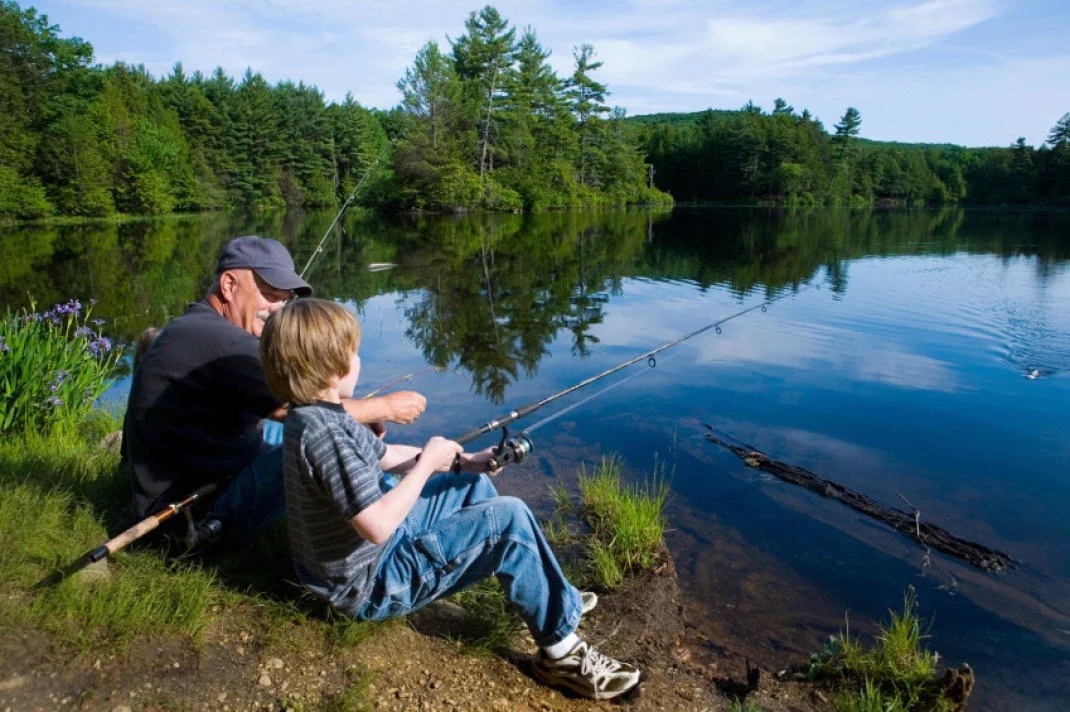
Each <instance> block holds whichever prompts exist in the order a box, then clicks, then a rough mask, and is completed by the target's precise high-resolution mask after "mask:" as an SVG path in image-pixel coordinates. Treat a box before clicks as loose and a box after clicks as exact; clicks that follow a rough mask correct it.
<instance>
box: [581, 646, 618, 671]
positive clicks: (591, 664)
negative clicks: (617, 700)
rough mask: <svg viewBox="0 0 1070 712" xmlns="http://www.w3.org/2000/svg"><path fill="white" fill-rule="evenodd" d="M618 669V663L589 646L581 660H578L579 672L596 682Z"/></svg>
mask: <svg viewBox="0 0 1070 712" xmlns="http://www.w3.org/2000/svg"><path fill="white" fill-rule="evenodd" d="M618 667H620V663H618V662H617V661H616V660H614V659H613V658H611V657H609V656H608V655H603V654H602V653H601V652H599V651H598V650H597V649H596V648H594V647H592V646H590V645H588V646H587V650H586V651H585V652H584V654H583V659H582V660H580V672H581V673H582V674H584V675H588V674H589V675H591V676H593V677H594V678H595V679H596V680H600V679H601V678H602V677H604V676H606V675H608V674H610V673H611V672H614V671H615V670H616V668H618Z"/></svg>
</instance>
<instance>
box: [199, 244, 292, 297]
mask: <svg viewBox="0 0 1070 712" xmlns="http://www.w3.org/2000/svg"><path fill="white" fill-rule="evenodd" d="M228 269H251V270H252V271H253V272H256V274H257V276H258V277H260V279H262V280H264V281H265V282H267V283H268V284H270V285H271V286H272V287H274V288H275V289H285V290H288V291H291V292H294V293H295V294H297V296H299V297H311V296H312V287H310V286H309V284H308V282H306V281H305V280H303V279H301V276H300V275H299V274H297V272H296V271H295V270H294V261H293V257H290V251H289V250H287V249H286V246H285V245H283V244H282V243H281V242H279V241H278V240H272V239H271V238H269V237H259V236H257V235H246V236H244V237H235V238H234V239H233V240H231V241H230V242H228V243H227V246H226V247H224V248H223V254H222V255H220V256H219V262H217V263H216V266H215V273H216V274H219V273H220V272H224V271H226V270H228Z"/></svg>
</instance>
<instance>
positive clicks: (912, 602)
mask: <svg viewBox="0 0 1070 712" xmlns="http://www.w3.org/2000/svg"><path fill="white" fill-rule="evenodd" d="M889 614H890V620H889V622H888V623H887V624H886V625H884V626H882V627H881V630H880V632H879V633H878V635H877V637H876V639H875V640H874V643H873V645H872V646H870V647H866V646H864V645H862V643H861V642H860V641H859V640H858V639H857V638H853V637H851V635H850V631H849V629H847V630H845V631H844V632H843V633H842V634H840V635H839V636H834V637H833V638H832V639H831V640H830V641H829V643H828V644H827V645H826V646H825V649H824V650H823V651H822V652H821V653H818V654H815V655H813V656H811V660H810V667H809V675H808V676H809V677H810V679H811V680H815V681H827V682H832V683H834V684H835V687H836V689H837V690H839V691H838V692H837V694H836V696H835V697H834V699H833V709H835V710H836V711H837V712H870V711H872V712H917V711H920V710H924V711H926V712H944V711H947V712H950V711H951V710H954V709H956V704H955V703H954V702H952V701H950V700H947V699H945V698H943V696H942V695H941V694H940V690H939V684H938V682H937V679H936V673H937V669H938V663H939V655H938V654H937V653H934V652H930V651H929V650H928V649H926V648H925V647H924V641H925V638H926V636H925V634H924V631H923V630H922V623H921V619H920V618H919V617H918V614H917V598H916V595H915V593H914V590H913V588H910V589H908V591H907V593H906V594H905V595H904V597H903V608H902V610H899V611H889Z"/></svg>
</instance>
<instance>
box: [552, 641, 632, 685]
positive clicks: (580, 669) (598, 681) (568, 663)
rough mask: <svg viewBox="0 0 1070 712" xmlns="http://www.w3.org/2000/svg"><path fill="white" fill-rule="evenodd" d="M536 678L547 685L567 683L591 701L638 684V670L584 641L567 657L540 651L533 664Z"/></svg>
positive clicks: (577, 644)
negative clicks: (556, 658) (555, 657)
mask: <svg viewBox="0 0 1070 712" xmlns="http://www.w3.org/2000/svg"><path fill="white" fill-rule="evenodd" d="M532 670H533V671H534V673H535V677H537V678H538V679H539V680H541V681H542V682H543V683H545V684H547V685H551V686H553V685H564V686H565V687H567V688H569V689H570V690H572V691H573V692H575V693H576V694H578V695H582V696H584V697H589V698H591V699H592V700H608V699H612V698H614V697H617V696H618V695H623V694H624V693H626V692H629V691H631V690H633V689H635V687H636V686H637V685H638V684H639V678H640V673H639V669H638V668H636V667H635V666H634V665H629V664H628V663H622V662H621V661H619V660H614V659H613V658H611V657H609V656H607V655H603V654H602V653H600V652H598V650H596V649H595V648H594V646H592V645H589V644H588V643H587V642H586V641H584V640H581V641H580V642H579V643H576V647H574V648H573V649H572V650H571V651H570V652H569V653H568V654H567V655H565V657H563V658H560V659H558V660H554V659H553V658H549V657H547V656H546V654H545V653H544V652H543V651H541V650H540V651H539V654H538V656H537V657H536V658H535V664H534V665H533V666H532Z"/></svg>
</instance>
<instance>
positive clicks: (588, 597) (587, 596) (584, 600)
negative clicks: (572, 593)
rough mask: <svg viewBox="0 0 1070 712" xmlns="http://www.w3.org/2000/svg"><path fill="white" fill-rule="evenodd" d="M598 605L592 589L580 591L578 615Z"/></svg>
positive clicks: (584, 613) (596, 595) (595, 594)
mask: <svg viewBox="0 0 1070 712" xmlns="http://www.w3.org/2000/svg"><path fill="white" fill-rule="evenodd" d="M597 605H598V594H597V593H595V592H594V591H580V615H586V614H588V613H590V612H591V611H593V610H594V607H595V606H597Z"/></svg>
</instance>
